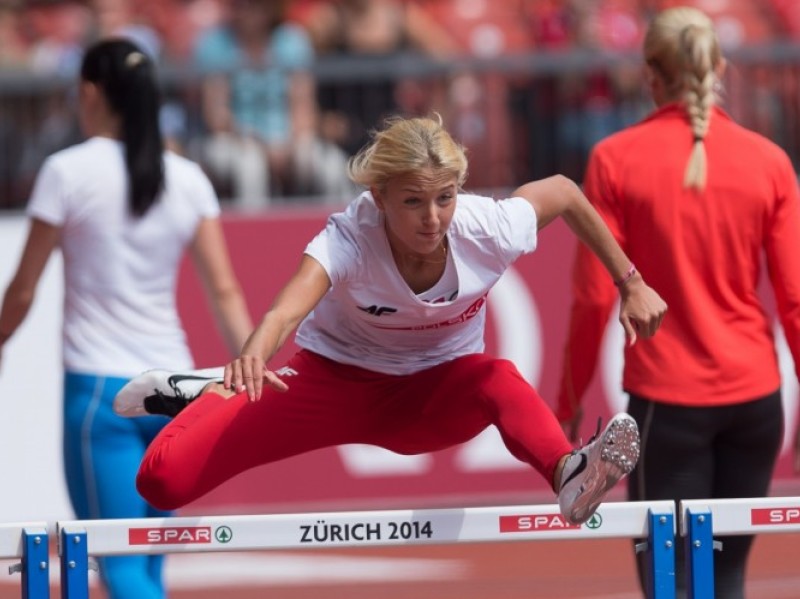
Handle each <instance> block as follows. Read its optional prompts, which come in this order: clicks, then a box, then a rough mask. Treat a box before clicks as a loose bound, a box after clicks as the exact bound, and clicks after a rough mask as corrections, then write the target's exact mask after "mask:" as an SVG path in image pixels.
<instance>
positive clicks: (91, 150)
mask: <svg viewBox="0 0 800 599" xmlns="http://www.w3.org/2000/svg"><path fill="white" fill-rule="evenodd" d="M79 105H80V121H81V127H82V129H83V132H84V134H85V135H86V137H87V139H86V141H84V142H83V143H80V144H77V145H75V146H73V147H71V148H67V149H66V150H63V151H60V152H57V153H55V154H53V155H52V156H50V157H49V158H48V159H47V160H46V161H45V163H44V165H43V166H42V168H41V170H40V172H39V174H38V177H37V181H36V184H35V186H34V190H33V194H32V197H31V199H30V202H29V204H28V208H27V213H28V215H29V216H30V220H31V226H30V231H29V234H28V239H27V242H26V245H25V249H24V251H23V254H22V257H21V259H20V263H19V266H18V268H17V271H16V274H15V275H14V277H13V279H12V281H11V283H10V284H9V286H8V289H7V290H6V293H5V297H4V299H3V304H2V308H0V352H1V351H2V347H3V344H4V343H5V342H6V341H7V340H8V338H9V337H10V336H11V335H12V334H13V333H14V331H15V330H16V329H17V327H18V326H19V325H20V323H21V322H22V321H23V319H24V318H25V315H26V314H27V312H28V310H29V308H30V306H31V304H32V303H33V300H34V295H35V290H36V285H37V283H38V281H39V278H40V276H41V274H42V271H43V270H44V267H45V265H46V263H47V261H48V258H49V256H50V255H51V253H52V252H53V250H54V249H55V248H57V247H58V248H60V250H61V252H62V254H63V256H64V286H65V297H64V324H63V361H64V368H65V377H64V467H65V472H66V481H67V486H68V490H69V496H70V500H71V502H72V506H73V508H74V510H75V513H76V515H77V517H79V518H92V519H96V518H134V517H146V516H156V515H158V513H157V512H156V511H155V510H153V509H152V508H151V507H149V506H148V505H147V504H146V503H145V501H144V500H143V499H142V498H141V497H140V496H139V494H138V493H137V492H136V488H135V485H134V480H135V476H136V471H137V469H138V467H139V462H140V461H141V459H142V455H143V453H144V450H145V448H146V447H147V445H148V443H149V442H150V441H151V440H152V439H153V437H154V436H155V435H156V433H157V432H158V431H159V430H160V429H161V427H162V426H163V425H164V424H165V423H166V419H164V418H159V417H152V418H148V419H142V420H139V421H131V420H126V419H124V418H120V417H118V416H116V415H115V414H114V413H113V411H112V400H113V398H114V395H115V394H116V393H117V391H118V390H119V389H121V388H122V386H123V385H124V384H125V383H126V382H127V381H128V379H129V378H130V377H131V376H133V375H135V374H138V373H139V372H141V371H142V369H143V368H145V367H146V366H147V365H148V364H150V363H152V362H153V360H157V361H159V362H160V361H165V362H168V363H170V364H173V365H175V366H176V367H190V366H191V365H192V363H193V361H192V356H191V354H190V351H189V348H188V345H187V341H186V336H185V334H184V331H183V329H182V327H181V322H180V319H179V316H178V312H177V307H176V301H175V287H176V279H177V275H178V270H179V266H180V263H181V259H182V256H183V254H184V251H185V250H186V249H187V248H188V249H189V250H190V251H191V255H192V258H193V259H194V263H195V265H196V267H197V269H198V272H199V274H200V276H201V278H202V280H203V283H204V286H205V289H207V291H208V299H209V302H210V303H211V304H212V306H213V308H214V312H215V314H216V316H217V318H218V324H219V327H220V330H221V331H222V333H223V334H224V337H225V340H226V342H227V345H228V348H229V349H230V351H231V352H232V354H233V355H238V352H239V349H240V348H241V346H242V344H243V342H244V341H245V339H246V336H247V335H248V333H249V332H250V330H251V328H252V322H251V319H250V316H249V314H248V312H247V308H246V305H245V301H244V297H243V294H242V292H241V289H240V286H239V283H238V281H237V279H236V277H235V275H234V272H233V269H232V267H231V264H230V260H229V257H228V252H227V248H226V246H225V242H224V238H223V234H222V228H221V225H220V222H219V213H220V208H219V203H218V200H217V198H216V196H215V195H214V192H213V189H212V187H211V184H210V182H209V181H208V179H207V178H206V177H205V176H204V174H203V172H202V171H201V170H200V168H199V167H198V166H197V165H195V164H193V163H191V162H189V161H187V160H185V159H184V158H181V157H179V156H177V155H176V154H173V153H171V152H165V151H164V148H163V142H162V137H161V132H160V130H159V126H158V109H159V90H158V87H157V83H156V77H155V72H154V67H153V64H152V61H151V60H150V59H149V58H148V57H147V56H146V55H145V54H144V53H143V52H142V51H141V50H139V48H138V47H137V46H135V45H134V44H133V43H131V42H129V41H124V40H119V39H109V40H104V41H101V42H99V43H97V44H95V45H94V46H92V47H91V48H89V50H88V51H87V52H86V54H85V56H84V58H83V63H82V68H81V77H80V91H79ZM161 562H162V558H161V557H159V556H128V557H111V558H106V559H103V560H101V570H100V573H101V576H102V579H103V581H104V582H105V584H106V587H107V590H108V594H109V597H110V598H111V599H126V598H130V599H157V598H160V597H164V590H163V584H162V581H161V569H162V568H161Z"/></svg>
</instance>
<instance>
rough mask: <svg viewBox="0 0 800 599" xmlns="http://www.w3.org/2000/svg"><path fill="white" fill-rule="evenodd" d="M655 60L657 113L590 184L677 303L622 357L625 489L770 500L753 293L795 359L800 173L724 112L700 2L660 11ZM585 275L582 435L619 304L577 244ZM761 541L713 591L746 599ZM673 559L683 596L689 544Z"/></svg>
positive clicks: (735, 546) (763, 380) (575, 414)
mask: <svg viewBox="0 0 800 599" xmlns="http://www.w3.org/2000/svg"><path fill="white" fill-rule="evenodd" d="M644 58H645V61H646V63H647V69H646V72H647V78H648V81H649V84H650V89H651V92H652V96H653V99H654V100H655V103H656V105H657V109H656V110H655V111H654V112H653V113H652V114H651V115H650V116H649V117H648V118H647V119H645V120H644V121H642V122H641V123H639V124H637V125H634V126H632V127H630V128H629V129H627V130H625V131H622V132H619V133H617V134H616V135H613V136H611V137H610V138H608V139H606V140H604V141H602V142H601V143H600V144H598V145H597V146H596V147H595V149H594V151H593V153H592V156H591V158H590V161H589V166H588V170H587V174H586V179H585V185H586V193H587V195H588V196H589V199H590V200H591V201H592V203H593V204H594V205H595V206H596V207H597V209H598V210H599V211H600V213H601V214H602V215H603V217H604V219H605V221H606V222H607V223H608V226H609V227H610V229H611V230H612V231H613V233H614V235H615V236H616V238H617V240H618V241H619V242H620V244H621V245H622V247H623V248H625V251H626V252H627V253H628V255H629V256H630V257H631V258H632V259H633V261H634V262H635V263H636V266H638V267H641V268H643V269H644V270H645V272H647V273H648V280H649V281H650V282H652V283H653V285H654V287H655V288H656V289H658V291H659V293H662V294H663V295H664V298H665V299H666V301H667V302H668V303H669V306H670V316H669V318H668V319H667V320H666V321H665V323H664V327H663V328H662V330H661V331H659V334H658V339H656V340H654V341H653V342H652V343H648V344H638V345H637V346H636V347H629V348H627V349H626V351H625V370H624V375H623V387H624V390H625V391H626V392H627V393H628V395H629V404H628V412H629V413H630V415H631V416H633V417H634V418H635V419H636V421H637V423H638V424H639V428H640V431H641V434H642V458H641V460H640V462H639V466H638V467H637V469H636V470H635V471H634V473H633V474H632V475H631V477H630V478H629V479H628V489H629V498H630V499H631V500H642V501H643V500H659V499H669V500H673V501H679V500H681V499H698V498H715V497H716V498H731V497H761V496H764V495H766V494H767V493H768V489H769V483H770V480H771V478H772V472H773V467H774V465H775V460H776V458H777V456H778V451H779V449H780V446H781V441H782V438H783V416H782V409H781V396H780V385H781V381H780V374H779V370H778V362H777V359H776V352H775V339H774V338H773V332H772V331H773V327H772V323H771V322H770V319H769V318H768V317H767V312H766V310H765V309H764V306H762V303H761V301H760V299H759V294H758V291H757V287H758V282H759V279H760V278H761V276H762V274H766V275H767V276H769V279H770V281H771V283H772V288H773V289H774V292H775V298H776V300H777V302H776V303H777V311H778V316H779V317H780V321H781V324H782V325H783V328H784V331H785V333H786V340H787V342H788V344H789V347H790V349H791V352H792V355H793V357H794V361H795V365H798V366H800V252H799V251H798V248H797V241H798V239H799V238H800V196H799V195H798V187H797V178H796V174H795V172H794V169H793V168H792V164H791V162H790V160H789V158H788V157H787V156H786V154H785V153H784V152H783V151H782V150H781V149H780V148H778V146H776V145H775V144H773V143H771V142H770V141H768V140H767V139H764V138H763V137H761V136H759V135H756V134H755V133H753V132H751V131H747V130H746V129H744V128H742V127H740V126H739V125H737V124H736V123H735V122H733V121H732V120H731V118H730V117H729V116H728V115H727V114H725V112H723V111H722V110H721V109H720V108H719V107H718V106H717V105H716V98H715V95H714V90H715V88H716V86H717V85H718V83H719V80H720V77H721V75H722V71H723V69H724V67H725V60H724V58H723V57H722V53H721V50H720V45H719V40H718V39H717V36H716V34H715V32H714V28H713V25H712V21H711V20H710V19H709V18H708V17H707V16H706V15H704V14H703V13H701V12H700V11H698V10H696V9H693V8H674V9H669V10H666V11H664V12H662V13H660V14H658V15H657V16H656V18H655V19H654V21H653V22H652V23H651V25H650V27H649V29H648V32H647V35H646V38H645V43H644ZM762 259H765V264H766V267H767V268H766V272H763V269H762ZM574 282H575V285H574V298H575V299H574V304H573V308H572V317H571V324H570V333H569V339H568V345H567V352H566V356H565V368H564V375H563V378H562V383H563V384H562V387H561V391H560V393H559V396H558V417H559V419H560V420H561V421H563V422H564V423H565V425H566V426H567V427H568V428H571V429H573V430H574V429H575V427H576V426H577V424H578V423H579V421H580V410H579V405H580V399H581V397H582V395H583V393H584V391H585V389H586V387H587V385H588V383H589V380H590V378H591V376H592V372H593V370H594V367H595V364H596V361H597V353H598V348H599V346H600V341H601V337H602V335H603V330H604V329H605V325H606V322H607V319H608V316H609V314H610V311H611V309H612V307H613V305H614V302H615V300H616V298H615V290H614V287H613V286H612V285H609V284H607V281H606V280H605V273H604V272H603V269H602V266H601V265H600V263H598V262H597V261H596V260H595V259H594V258H593V257H592V256H591V255H589V253H588V252H586V251H583V250H580V251H579V253H578V258H577V262H576V265H575V276H574ZM751 543H752V537H726V539H725V540H724V543H723V551H721V552H718V553H716V554H715V557H714V566H715V573H716V591H717V597H725V598H741V597H743V596H744V577H745V570H746V564H747V556H748V553H749V550H750V547H751ZM676 557H677V559H676V562H677V565H676V567H677V576H676V580H677V582H678V590H679V594H681V593H683V592H685V588H684V586H685V580H684V577H683V575H682V571H683V564H684V559H683V546H682V545H680V544H679V545H678V546H677V552H676ZM640 566H641V567H640V572H641V573H642V576H643V575H644V572H645V568H644V567H643V566H644V564H643V563H642V564H640Z"/></svg>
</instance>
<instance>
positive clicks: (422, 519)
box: [58, 501, 675, 599]
mask: <svg viewBox="0 0 800 599" xmlns="http://www.w3.org/2000/svg"><path fill="white" fill-rule="evenodd" d="M58 531H59V532H58V539H59V555H60V558H61V589H62V598H64V599H86V598H88V596H89V595H88V558H89V556H95V557H101V556H109V555H127V554H162V553H187V552H219V551H246V550H272V549H312V548H314V549H316V548H322V547H328V548H333V547H355V546H364V545H369V546H383V545H428V544H449V543H473V542H475V543H477V542H492V541H494V542H500V541H535V540H556V539H560V540H569V539H602V538H644V539H647V540H648V541H647V547H645V549H647V550H648V551H649V552H650V553H651V567H652V570H653V576H652V577H651V579H652V580H653V585H652V587H653V588H652V589H651V592H649V593H648V596H650V597H654V598H656V599H668V598H669V599H673V598H674V597H675V558H674V539H675V504H674V502H672V501H649V502H620V503H604V504H602V505H601V506H600V507H599V508H598V510H597V511H596V512H595V514H594V516H592V518H591V519H590V520H589V521H588V522H586V523H584V524H582V525H570V524H568V523H567V522H566V521H565V520H564V518H563V517H562V516H561V514H560V512H559V509H558V506H557V505H517V506H501V507H473V508H444V509H416V510H392V511H374V512H369V511H367V512H325V513H308V514H274V515H260V516H241V515H238V516H200V517H169V518H139V519H127V520H125V519H120V520H74V521H62V522H59V523H58Z"/></svg>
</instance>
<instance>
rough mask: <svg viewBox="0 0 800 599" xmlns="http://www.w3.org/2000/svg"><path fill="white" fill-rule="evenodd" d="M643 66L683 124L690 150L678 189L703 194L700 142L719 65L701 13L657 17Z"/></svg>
mask: <svg viewBox="0 0 800 599" xmlns="http://www.w3.org/2000/svg"><path fill="white" fill-rule="evenodd" d="M644 55H645V61H646V62H647V64H649V65H650V66H651V67H653V68H654V69H655V71H656V72H657V73H658V74H659V76H660V77H662V78H663V81H664V84H665V86H666V89H667V92H668V94H669V96H670V97H672V98H673V99H678V98H681V99H682V100H683V103H684V106H685V107H686V113H687V116H688V119H689V124H690V127H691V135H692V150H691V153H690V154H689V160H688V162H687V164H686V170H685V171H684V176H683V185H684V187H686V188H689V189H697V190H702V189H705V186H706V180H707V170H708V160H707V156H706V147H705V138H706V134H707V133H708V128H709V123H710V120H711V108H712V106H713V105H714V104H715V103H716V101H717V97H716V94H715V87H716V85H717V84H718V80H717V72H716V69H717V67H718V66H719V64H720V62H721V61H722V52H721V50H720V45H719V40H718V39H717V34H716V33H715V31H714V25H713V22H712V21H711V19H710V18H708V17H707V16H706V15H705V14H704V13H702V12H701V11H699V10H697V9H695V8H689V7H676V8H670V9H667V10H664V11H662V12H661V13H659V14H658V15H657V16H656V18H655V19H654V20H653V22H652V23H651V24H650V27H649V28H648V30H647V34H646V35H645V41H644Z"/></svg>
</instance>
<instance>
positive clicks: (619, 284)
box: [614, 264, 636, 287]
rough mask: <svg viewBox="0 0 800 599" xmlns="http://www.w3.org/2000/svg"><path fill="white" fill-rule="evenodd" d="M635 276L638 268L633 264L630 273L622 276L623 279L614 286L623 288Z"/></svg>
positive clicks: (618, 280) (615, 282)
mask: <svg viewBox="0 0 800 599" xmlns="http://www.w3.org/2000/svg"><path fill="white" fill-rule="evenodd" d="M635 274H636V267H635V266H634V265H633V264H631V266H630V268H629V269H628V272H626V273H625V274H624V275H622V277H621V278H619V279H617V280H616V281H614V285H616V286H617V287H622V286H623V285H624V284H625V283H627V282H628V280H629V279H630V278H631V277H632V276H633V275H635Z"/></svg>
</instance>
